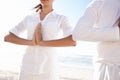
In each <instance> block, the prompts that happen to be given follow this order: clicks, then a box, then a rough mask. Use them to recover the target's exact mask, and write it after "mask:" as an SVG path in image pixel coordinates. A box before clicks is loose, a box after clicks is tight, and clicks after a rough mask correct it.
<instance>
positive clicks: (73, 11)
mask: <svg viewBox="0 0 120 80" xmlns="http://www.w3.org/2000/svg"><path fill="white" fill-rule="evenodd" d="M90 1H91V0H55V2H54V6H53V7H54V10H55V11H56V12H57V13H60V14H63V15H65V16H67V17H69V19H70V21H71V24H72V25H73V26H75V24H76V23H77V21H78V19H79V18H80V16H81V15H82V14H83V13H84V11H85V8H86V6H87V5H88V3H89V2H90ZM38 3H39V0H2V1H0V10H1V11H0V21H1V23H0V69H6V68H8V67H9V68H11V69H15V68H16V69H19V67H18V66H20V63H21V60H22V57H23V55H24V51H25V50H24V49H25V48H26V46H20V45H15V44H11V43H7V42H4V40H3V39H4V36H5V35H6V34H7V33H8V31H9V30H10V29H11V28H12V27H14V26H15V25H16V24H17V23H18V22H19V21H20V20H22V19H23V18H24V17H25V16H26V15H27V14H28V13H30V12H31V11H32V8H33V7H34V6H35V5H37V4H38ZM95 47H96V43H91V42H83V41H80V42H78V45H77V47H75V48H71V47H69V48H67V49H66V48H62V49H65V50H66V52H67V53H66V54H64V55H73V53H74V54H83V55H84V54H87V55H94V54H95V53H96V48H95ZM68 49H70V50H68ZM65 50H64V51H65ZM68 53H69V54H68Z"/></svg>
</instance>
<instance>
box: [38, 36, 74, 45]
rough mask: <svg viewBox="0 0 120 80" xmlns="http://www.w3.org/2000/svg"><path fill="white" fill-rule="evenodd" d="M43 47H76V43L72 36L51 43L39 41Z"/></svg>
mask: <svg viewBox="0 0 120 80" xmlns="http://www.w3.org/2000/svg"><path fill="white" fill-rule="evenodd" d="M38 44H39V45H41V46H51V47H68V46H76V42H75V41H73V40H72V36H69V37H66V38H62V39H58V40H50V41H39V43H38Z"/></svg>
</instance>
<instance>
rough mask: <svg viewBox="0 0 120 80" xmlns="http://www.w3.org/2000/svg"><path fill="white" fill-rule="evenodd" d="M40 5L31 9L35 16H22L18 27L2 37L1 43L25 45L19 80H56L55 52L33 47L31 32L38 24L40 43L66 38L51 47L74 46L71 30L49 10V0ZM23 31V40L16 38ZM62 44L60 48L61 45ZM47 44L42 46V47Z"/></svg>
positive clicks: (65, 22) (50, 0) (65, 21)
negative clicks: (24, 37)
mask: <svg viewBox="0 0 120 80" xmlns="http://www.w3.org/2000/svg"><path fill="white" fill-rule="evenodd" d="M40 2H41V3H40V4H39V5H38V6H36V7H35V9H36V11H37V12H35V13H32V14H30V15H28V16H26V17H25V18H24V19H23V20H22V21H21V22H20V23H19V24H18V25H16V26H15V27H14V28H13V29H11V30H10V31H9V34H8V35H6V36H5V41H6V42H10V43H14V44H19V45H28V47H27V49H26V53H25V55H24V57H23V61H22V67H21V72H20V77H19V80H58V79H59V77H58V75H57V73H56V58H55V54H56V49H55V48H54V47H45V46H40V45H39V44H37V36H38V35H36V34H35V33H36V32H35V30H37V29H38V28H36V27H37V25H38V24H39V23H40V24H41V25H42V26H41V29H42V31H41V32H42V39H43V40H44V41H47V40H55V39H59V38H61V35H63V37H66V38H65V40H64V41H59V42H58V43H57V42H56V43H54V46H56V47H57V46H75V44H76V43H75V41H73V40H72V37H71V32H72V27H71V26H70V24H69V21H68V19H67V17H65V16H63V15H59V14H57V13H55V12H54V10H53V7H52V5H53V0H40ZM25 30H26V31H27V39H23V38H21V37H20V36H19V34H20V33H22V32H23V31H25ZM61 43H62V44H61ZM47 44H48V45H51V43H46V45H47Z"/></svg>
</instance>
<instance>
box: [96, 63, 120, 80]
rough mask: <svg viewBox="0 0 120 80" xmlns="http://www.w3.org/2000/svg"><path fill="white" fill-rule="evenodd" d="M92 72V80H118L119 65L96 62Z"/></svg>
mask: <svg viewBox="0 0 120 80" xmlns="http://www.w3.org/2000/svg"><path fill="white" fill-rule="evenodd" d="M97 65H98V66H96V67H95V71H96V72H94V80H120V65H116V64H106V63H105V64H104V63H103V64H99V63H98V64H97Z"/></svg>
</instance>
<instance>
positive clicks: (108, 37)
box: [73, 0, 120, 63]
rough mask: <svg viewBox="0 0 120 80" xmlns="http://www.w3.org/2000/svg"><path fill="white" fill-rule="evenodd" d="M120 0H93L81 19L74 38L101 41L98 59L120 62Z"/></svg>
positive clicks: (74, 32)
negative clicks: (119, 23) (119, 22)
mask: <svg viewBox="0 0 120 80" xmlns="http://www.w3.org/2000/svg"><path fill="white" fill-rule="evenodd" d="M118 18H120V0H93V1H92V2H91V3H90V4H89V6H88V7H87V9H86V11H85V13H84V14H83V16H82V17H81V18H80V19H79V21H78V23H77V25H76V27H75V29H74V31H73V39H74V40H83V41H95V42H98V41H100V44H99V45H98V53H99V55H98V61H103V62H110V63H112V62H113V63H120V41H119V39H120V35H119V34H120V33H119V27H118V21H117V20H118Z"/></svg>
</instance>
